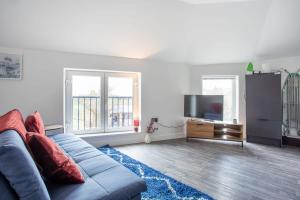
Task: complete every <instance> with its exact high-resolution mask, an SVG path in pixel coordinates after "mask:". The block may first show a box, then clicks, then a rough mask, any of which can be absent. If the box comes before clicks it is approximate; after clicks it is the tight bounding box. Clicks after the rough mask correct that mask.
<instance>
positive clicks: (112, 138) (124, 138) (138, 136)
mask: <svg viewBox="0 0 300 200" xmlns="http://www.w3.org/2000/svg"><path fill="white" fill-rule="evenodd" d="M151 138H152V141H161V140H171V139H177V138H185V134H184V133H183V132H171V133H154V134H153V135H151ZM82 139H84V140H85V141H87V142H88V143H90V144H91V145H93V146H95V147H101V146H103V145H106V144H109V145H110V146H120V145H126V144H137V143H143V142H144V139H145V133H124V134H111V135H109V134H106V135H93V136H88V137H86V136H85V137H82Z"/></svg>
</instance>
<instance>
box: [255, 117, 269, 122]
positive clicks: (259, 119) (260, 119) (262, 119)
mask: <svg viewBox="0 0 300 200" xmlns="http://www.w3.org/2000/svg"><path fill="white" fill-rule="evenodd" d="M257 120H258V121H265V122H266V121H269V119H266V118H258V119H257Z"/></svg>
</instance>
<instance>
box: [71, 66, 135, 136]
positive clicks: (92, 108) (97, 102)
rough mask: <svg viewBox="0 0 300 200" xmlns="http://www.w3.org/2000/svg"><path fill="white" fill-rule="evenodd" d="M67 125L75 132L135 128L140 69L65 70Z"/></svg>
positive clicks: (114, 130) (113, 130) (128, 129)
mask: <svg viewBox="0 0 300 200" xmlns="http://www.w3.org/2000/svg"><path fill="white" fill-rule="evenodd" d="M65 79H66V84H65V127H66V131H70V132H74V133H75V134H85V133H101V132H116V131H132V130H133V120H134V119H139V116H140V105H139V73H133V72H106V71H105V72H104V71H80V70H71V69H70V70H66V71H65Z"/></svg>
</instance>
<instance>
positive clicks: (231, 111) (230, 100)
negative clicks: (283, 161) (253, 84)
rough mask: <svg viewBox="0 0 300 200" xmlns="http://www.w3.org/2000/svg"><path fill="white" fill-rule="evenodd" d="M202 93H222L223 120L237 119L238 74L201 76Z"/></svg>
mask: <svg viewBox="0 0 300 200" xmlns="http://www.w3.org/2000/svg"><path fill="white" fill-rule="evenodd" d="M202 94H204V95H224V108H223V110H224V111H223V116H224V117H223V120H224V121H232V120H233V119H238V76H203V77H202Z"/></svg>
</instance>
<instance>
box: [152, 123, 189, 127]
mask: <svg viewBox="0 0 300 200" xmlns="http://www.w3.org/2000/svg"><path fill="white" fill-rule="evenodd" d="M156 123H157V124H158V125H159V126H161V127H164V128H181V127H184V126H185V124H182V125H178V126H167V125H164V124H162V123H159V122H156Z"/></svg>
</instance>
